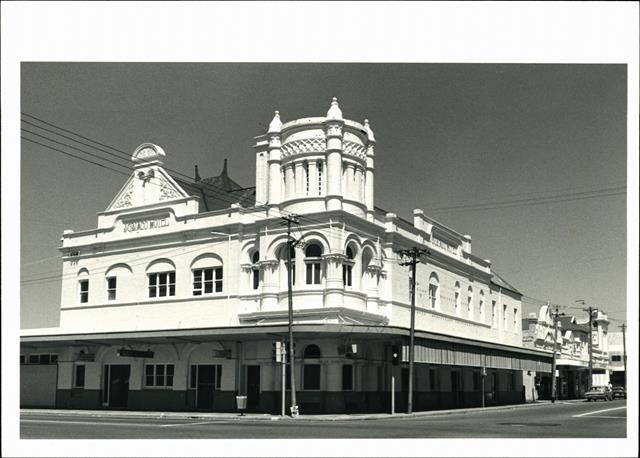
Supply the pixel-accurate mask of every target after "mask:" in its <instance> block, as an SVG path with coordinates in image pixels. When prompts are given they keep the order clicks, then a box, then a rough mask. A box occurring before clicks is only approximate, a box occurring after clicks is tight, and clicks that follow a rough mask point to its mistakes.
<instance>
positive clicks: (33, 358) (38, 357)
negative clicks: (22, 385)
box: [29, 353, 58, 364]
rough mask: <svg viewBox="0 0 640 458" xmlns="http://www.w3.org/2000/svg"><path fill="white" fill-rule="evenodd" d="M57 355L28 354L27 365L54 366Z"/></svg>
mask: <svg viewBox="0 0 640 458" xmlns="http://www.w3.org/2000/svg"><path fill="white" fill-rule="evenodd" d="M57 362H58V355H56V354H52V353H42V354H30V355H29V364H56V363H57Z"/></svg>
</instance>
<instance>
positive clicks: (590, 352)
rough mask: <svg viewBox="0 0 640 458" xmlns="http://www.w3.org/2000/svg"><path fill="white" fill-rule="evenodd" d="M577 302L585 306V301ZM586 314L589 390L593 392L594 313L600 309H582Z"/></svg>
mask: <svg viewBox="0 0 640 458" xmlns="http://www.w3.org/2000/svg"><path fill="white" fill-rule="evenodd" d="M576 302H581V303H582V304H583V305H584V303H585V302H584V301H583V300H582V299H579V300H577V301H576ZM582 310H584V311H585V312H588V313H589V383H588V389H589V390H591V388H592V387H593V312H597V311H598V309H595V308H593V307H591V306H589V307H588V308H586V309H582Z"/></svg>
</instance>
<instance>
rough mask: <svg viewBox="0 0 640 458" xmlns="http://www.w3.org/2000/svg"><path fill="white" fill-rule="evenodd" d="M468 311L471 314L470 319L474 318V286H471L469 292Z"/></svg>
mask: <svg viewBox="0 0 640 458" xmlns="http://www.w3.org/2000/svg"><path fill="white" fill-rule="evenodd" d="M467 313H468V314H469V319H470V320H473V288H472V287H471V286H469V290H468V294H467Z"/></svg>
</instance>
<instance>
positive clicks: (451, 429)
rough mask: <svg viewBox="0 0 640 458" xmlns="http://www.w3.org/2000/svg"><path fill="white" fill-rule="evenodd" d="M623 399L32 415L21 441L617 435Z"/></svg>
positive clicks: (24, 421)
mask: <svg viewBox="0 0 640 458" xmlns="http://www.w3.org/2000/svg"><path fill="white" fill-rule="evenodd" d="M626 412H627V410H626V401H624V400H616V401H613V402H598V403H588V402H570V403H569V402H567V403H564V402H557V403H556V404H535V405H528V406H520V407H518V408H514V409H500V410H492V409H491V410H482V409H478V410H473V411H471V412H469V411H466V412H464V413H449V414H437V415H422V416H413V417H393V418H391V417H389V418H382V419H369V420H347V421H337V420H336V421H327V420H310V419H297V420H292V419H281V420H278V421H273V420H241V419H237V420H236V419H211V420H209V419H188V418H180V419H177V418H131V417H126V416H118V415H114V414H113V413H110V414H108V415H106V416H104V417H95V416H88V415H87V416H84V415H82V416H76V415H74V416H70V415H62V414H35V413H28V412H25V413H23V414H22V415H21V418H20V437H21V438H22V439H153V438H158V439H196V438H198V439H203V438H206V439H230V438H251V439H275V438H301V439H311V438H331V439H339V438H542V437H549V438H581V437H582V438H596V437H602V438H624V437H626V423H627V421H626Z"/></svg>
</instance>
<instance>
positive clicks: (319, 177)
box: [317, 161, 322, 195]
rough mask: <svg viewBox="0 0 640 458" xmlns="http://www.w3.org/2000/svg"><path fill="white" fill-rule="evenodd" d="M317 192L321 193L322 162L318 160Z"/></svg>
mask: <svg viewBox="0 0 640 458" xmlns="http://www.w3.org/2000/svg"><path fill="white" fill-rule="evenodd" d="M317 169H318V194H319V195H322V162H321V161H318V165H317Z"/></svg>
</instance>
